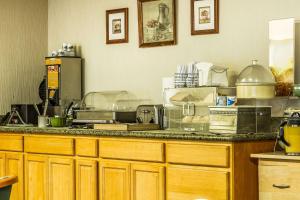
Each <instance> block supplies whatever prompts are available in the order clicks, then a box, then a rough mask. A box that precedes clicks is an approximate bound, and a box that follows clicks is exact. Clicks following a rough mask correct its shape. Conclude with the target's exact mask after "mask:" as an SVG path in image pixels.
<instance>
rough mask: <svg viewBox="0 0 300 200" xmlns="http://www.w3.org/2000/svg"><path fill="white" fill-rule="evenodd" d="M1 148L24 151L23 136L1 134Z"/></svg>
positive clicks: (3, 149)
mask: <svg viewBox="0 0 300 200" xmlns="http://www.w3.org/2000/svg"><path fill="white" fill-rule="evenodd" d="M0 150H2V151H23V136H18V135H16V136H13V135H12V136H11V135H1V136H0Z"/></svg>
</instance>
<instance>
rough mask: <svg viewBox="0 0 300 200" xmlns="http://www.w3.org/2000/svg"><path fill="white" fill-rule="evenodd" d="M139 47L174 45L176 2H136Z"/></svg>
mask: <svg viewBox="0 0 300 200" xmlns="http://www.w3.org/2000/svg"><path fill="white" fill-rule="evenodd" d="M138 28H139V47H140V48H145V47H158V46H166V45H175V44H176V40H177V24H176V1H175V0H138Z"/></svg>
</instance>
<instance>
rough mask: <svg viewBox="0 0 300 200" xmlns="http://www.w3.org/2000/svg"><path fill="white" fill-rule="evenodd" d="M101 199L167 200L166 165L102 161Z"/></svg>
mask: <svg viewBox="0 0 300 200" xmlns="http://www.w3.org/2000/svg"><path fill="white" fill-rule="evenodd" d="M100 199H101V200H129V199H131V200H145V199H147V200H165V167H164V165H161V164H153V163H148V164H147V163H142V164H141V163H138V162H131V163H129V162H121V161H108V160H102V162H101V163H100Z"/></svg>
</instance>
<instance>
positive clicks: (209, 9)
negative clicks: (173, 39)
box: [191, 0, 219, 35]
mask: <svg viewBox="0 0 300 200" xmlns="http://www.w3.org/2000/svg"><path fill="white" fill-rule="evenodd" d="M191 32H192V35H204V34H213V33H219V0H191Z"/></svg>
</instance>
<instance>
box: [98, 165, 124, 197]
mask: <svg viewBox="0 0 300 200" xmlns="http://www.w3.org/2000/svg"><path fill="white" fill-rule="evenodd" d="M99 171H100V173H99V174H100V200H129V199H130V190H129V186H130V176H129V174H130V164H128V163H121V162H113V161H102V162H101V163H100V169H99Z"/></svg>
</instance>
